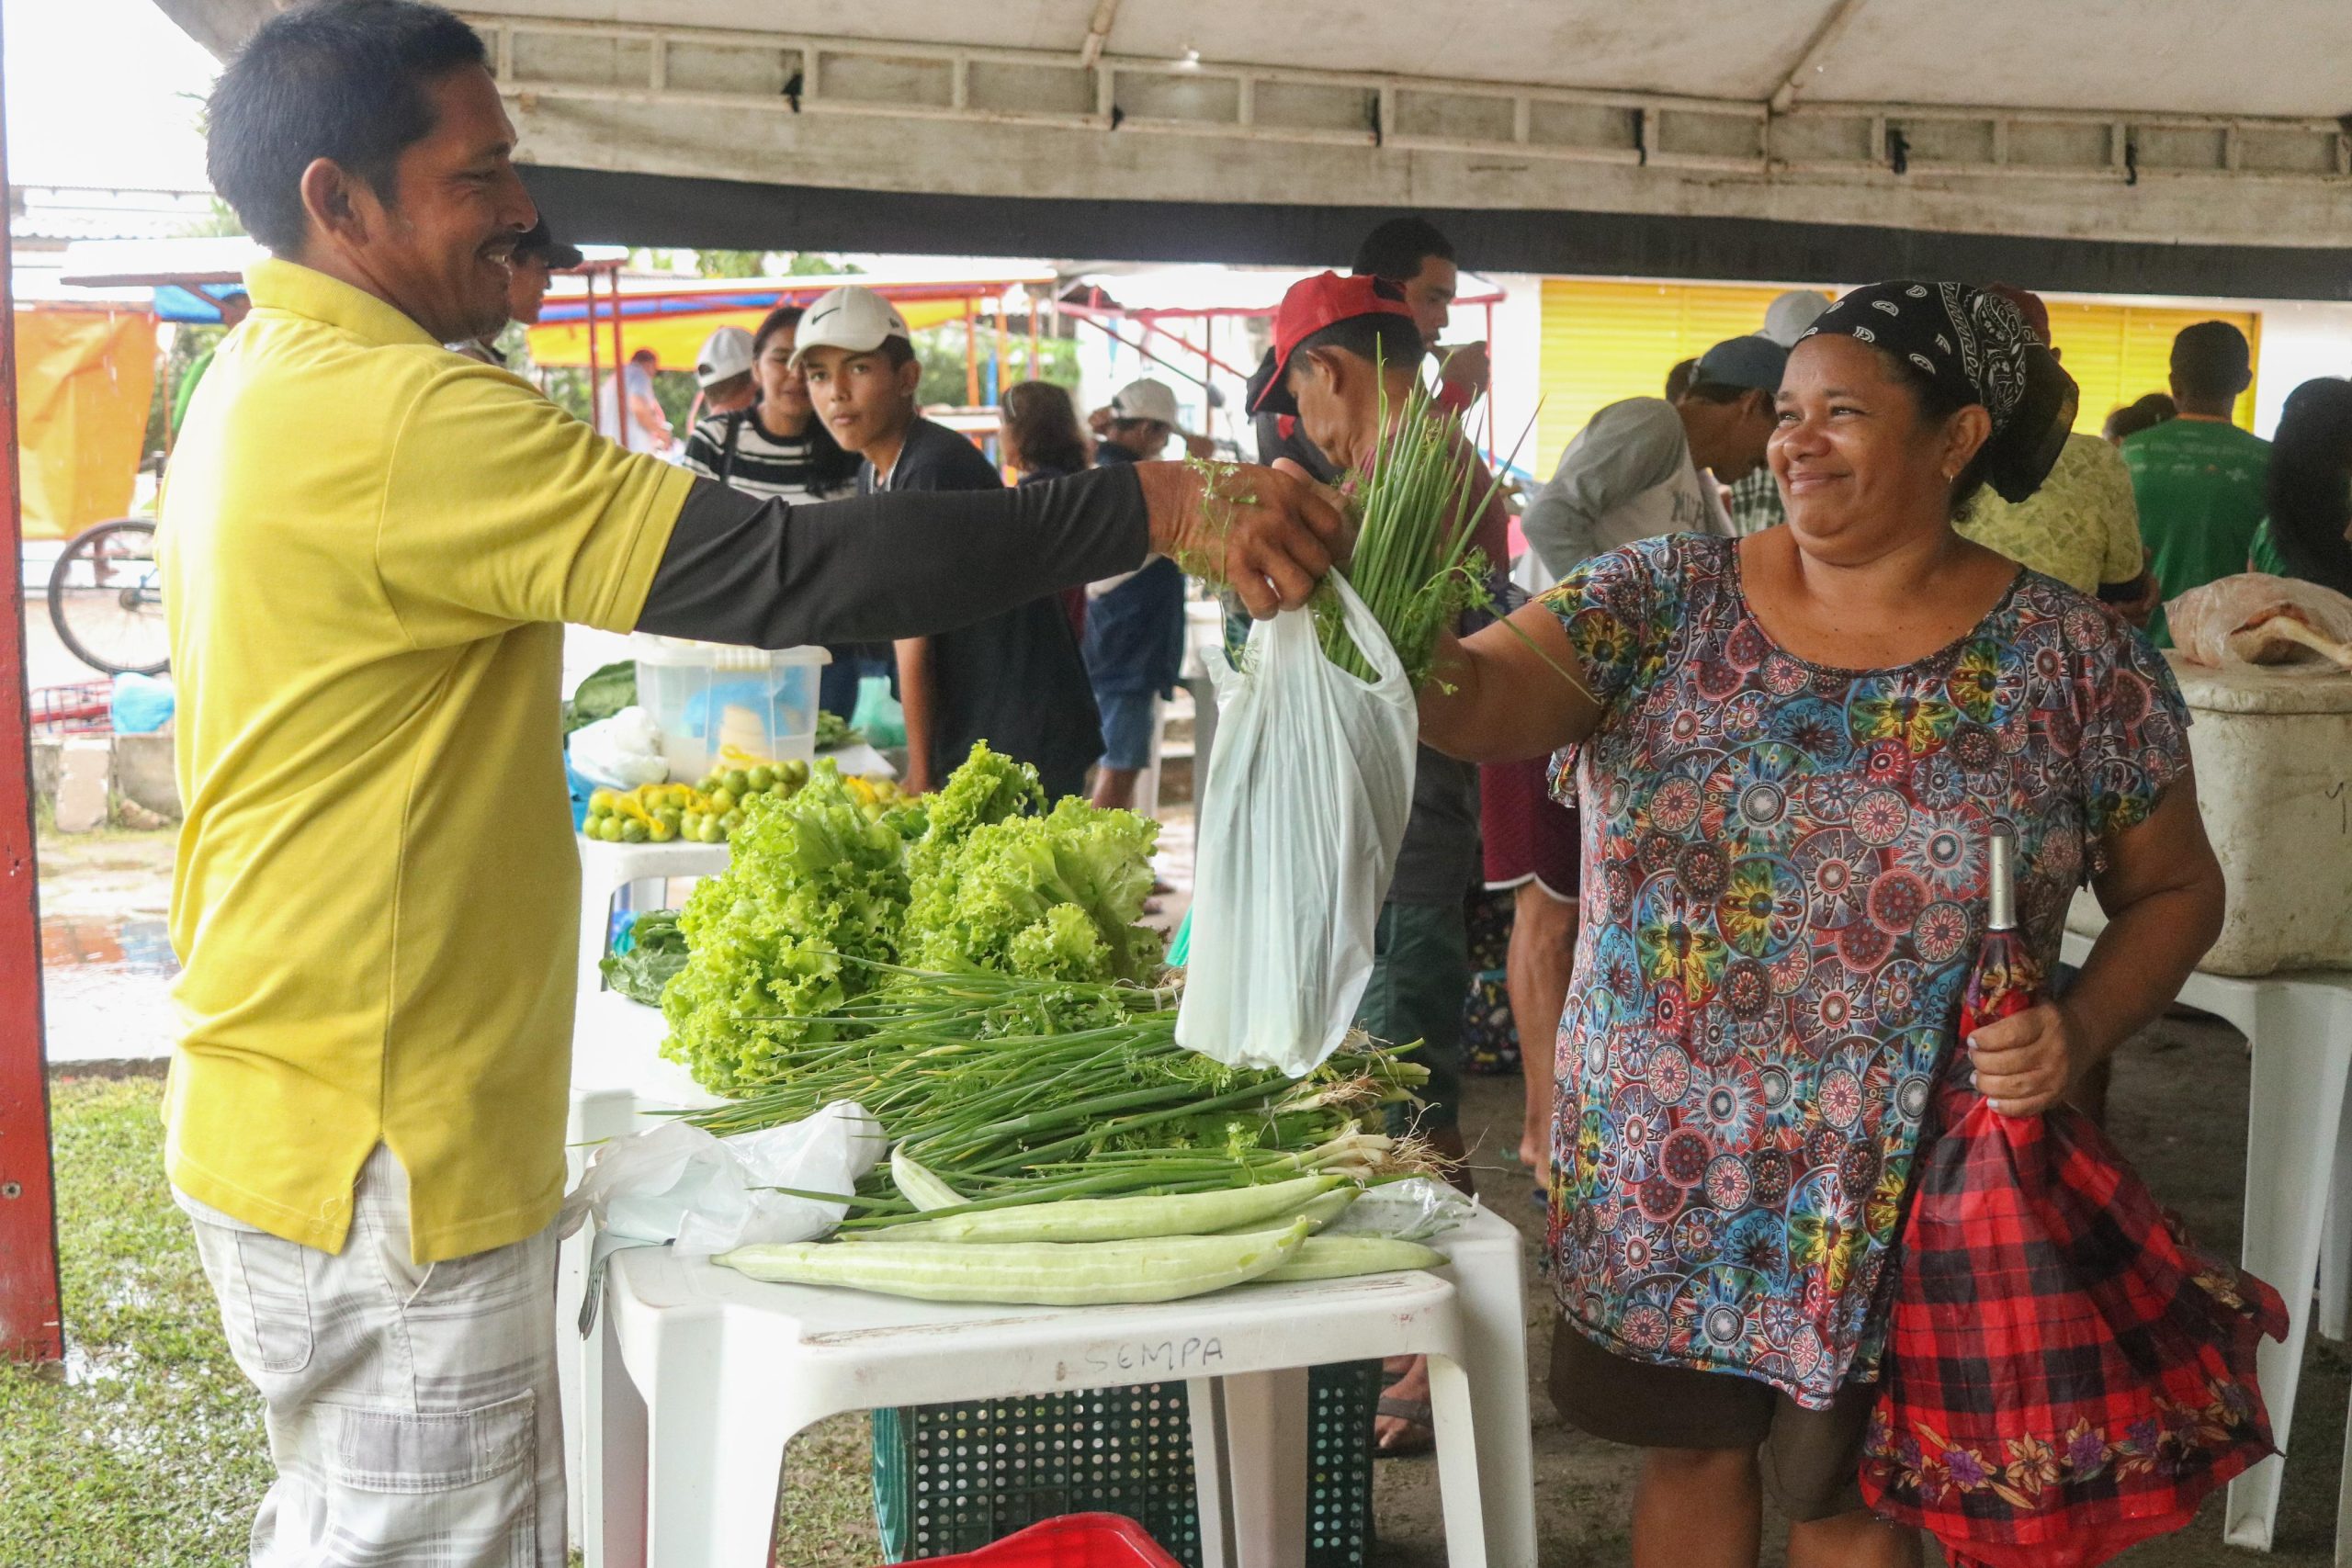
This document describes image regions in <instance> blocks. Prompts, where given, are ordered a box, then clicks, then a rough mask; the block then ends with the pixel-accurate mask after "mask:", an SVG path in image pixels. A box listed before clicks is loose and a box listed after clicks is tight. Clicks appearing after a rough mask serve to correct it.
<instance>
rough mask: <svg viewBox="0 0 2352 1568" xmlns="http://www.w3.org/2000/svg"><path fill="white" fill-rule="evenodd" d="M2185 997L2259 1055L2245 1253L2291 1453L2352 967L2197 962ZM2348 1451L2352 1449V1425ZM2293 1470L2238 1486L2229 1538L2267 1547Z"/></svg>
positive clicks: (2080, 938) (2264, 1473)
mask: <svg viewBox="0 0 2352 1568" xmlns="http://www.w3.org/2000/svg"><path fill="white" fill-rule="evenodd" d="M2090 949H2091V939H2090V938H2089V937H2087V936H2085V935H2082V934H2081V933H2079V932H2075V931H2069V932H2067V933H2066V940H2065V948H2064V956H2065V960H2066V962H2067V963H2069V964H2081V963H2082V962H2083V961H2084V960H2085V959H2086V958H2087V957H2088V956H2089V954H2090ZM2180 999H2181V1001H2182V1002H2184V1003H2186V1004H2187V1005H2188V1006H2190V1007H2193V1008H2201V1009H2203V1010H2205V1011H2207V1012H2210V1013H2213V1014H2215V1015H2216V1016H2218V1017H2220V1018H2222V1019H2225V1020H2227V1021H2229V1022H2230V1023H2231V1024H2233V1025H2234V1026H2235V1027H2236V1028H2237V1029H2238V1030H2239V1031H2240V1032H2243V1033H2244V1034H2245V1037H2246V1043H2247V1048H2248V1050H2249V1051H2250V1052H2251V1054H2252V1055H2253V1058H2254V1071H2253V1084H2252V1088H2251V1090H2250V1092H2249V1094H2248V1098H2247V1103H2246V1141H2245V1236H2244V1239H2243V1241H2242V1242H2241V1244H2240V1248H2239V1255H2238V1256H2239V1261H2240V1262H2241V1263H2243V1264H2244V1265H2245V1268H2246V1269H2247V1270H2248V1271H2249V1272H2251V1273H2253V1274H2256V1275H2257V1276H2259V1277H2260V1278H2262V1279H2264V1280H2267V1281H2269V1282H2270V1283H2271V1284H2272V1285H2274V1286H2276V1287H2277V1288H2278V1293H2279V1294H2280V1295H2282V1296H2284V1297H2285V1298H2286V1302H2287V1322H2288V1328H2287V1338H2286V1341H2285V1343H2283V1344H2281V1343H2279V1342H2278V1341H2277V1340H2266V1341H2265V1342H2264V1343H2263V1346H2262V1349H2261V1353H2260V1357H2259V1359H2258V1361H2257V1363H2256V1365H2257V1367H2258V1370H2259V1374H2260V1377H2261V1382H2262V1396H2263V1400H2264V1402H2265V1404H2267V1405H2268V1407H2269V1411H2270V1426H2271V1432H2272V1435H2273V1436H2274V1437H2275V1438H2276V1439H2277V1440H2278V1448H2279V1451H2280V1453H2281V1454H2282V1455H2283V1454H2284V1452H2285V1451H2286V1448H2287V1438H2288V1431H2289V1428H2290V1427H2291V1426H2292V1425H2293V1422H2294V1416H2295V1392H2296V1385H2297V1384H2298V1383H2299V1382H2301V1377H2302V1365H2303V1345H2304V1341H2305V1340H2306V1339H2307V1338H2308V1337H2309V1336H2310V1333H2311V1326H2312V1286H2313V1284H2314V1282H2315V1281H2316V1280H2317V1278H2318V1274H2319V1265H2320V1253H2321V1241H2322V1237H2323V1235H2324V1232H2325V1228H2326V1223H2327V1214H2328V1201H2329V1195H2330V1193H2331V1192H2332V1191H2333V1190H2334V1189H2335V1179H2336V1177H2337V1176H2338V1174H2339V1172H2338V1170H2337V1165H2338V1161H2337V1157H2336V1156H2337V1152H2338V1149H2339V1146H2340V1145H2341V1143H2342V1135H2343V1127H2344V1111H2345V1088H2346V1080H2347V1077H2352V974H2345V973H2339V972H2335V971H2320V972H2314V973H2305V974H2286V975H2270V976H2263V977H2261V978H2258V979H2233V978H2231V977H2228V976H2220V975H2208V974H2205V973H2203V972H2202V971H2199V972H2198V973H2195V974H2192V975H2190V976H2189V977H2188V981H2187V983H2185V984H2184V985H2183V986H2182V987H2181V988H2180ZM2346 1454H2347V1458H2352V1431H2347V1433H2346ZM2285 1472H2286V1461H2285V1460H2284V1459H2283V1458H2277V1459H2269V1460H2266V1461H2263V1462H2262V1463H2260V1464H2258V1465H2256V1466H2255V1467H2254V1468H2253V1469H2252V1470H2250V1471H2248V1472H2245V1474H2244V1475H2242V1476H2240V1477H2239V1478H2238V1479H2237V1480H2235V1481H2233V1482H2232V1483H2230V1495H2229V1506H2228V1510H2227V1512H2226V1513H2225V1514H2224V1516H2223V1519H2222V1539H2223V1540H2227V1541H2228V1542H2229V1543H2230V1544H2231V1545H2232V1546H2243V1547H2249V1548H2252V1549H2253V1550H2255V1551H2269V1550H2270V1538H2271V1531H2272V1529H2273V1527H2274V1526H2275V1524H2276V1523H2277V1520H2278V1490H2279V1485H2280V1483H2281V1482H2282V1480H2283V1479H2284V1476H2285ZM2346 1477H2347V1484H2346V1487H2345V1489H2344V1490H2343V1492H2342V1494H2341V1495H2340V1496H2339V1499H2338V1512H2337V1523H2336V1540H2337V1552H2338V1556H2337V1561H2338V1562H2344V1561H2346V1559H2345V1556H2344V1555H2343V1553H2344V1549H2345V1546H2346V1543H2347V1541H2348V1540H2352V1533H2347V1527H2352V1466H2347V1470H2346Z"/></svg>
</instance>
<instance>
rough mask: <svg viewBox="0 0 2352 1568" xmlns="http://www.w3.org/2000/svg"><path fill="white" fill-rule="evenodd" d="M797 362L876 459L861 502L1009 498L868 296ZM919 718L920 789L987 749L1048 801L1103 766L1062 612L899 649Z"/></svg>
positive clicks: (1022, 608)
mask: <svg viewBox="0 0 2352 1568" xmlns="http://www.w3.org/2000/svg"><path fill="white" fill-rule="evenodd" d="M793 362H794V363H795V364H797V365H798V366H799V367H800V373H801V375H802V377H803V378H805V379H806V380H807V382H808V384H809V400H810V402H811V403H813V404H814V405H815V407H816V410H817V416H818V418H820V419H821V420H822V421H824V423H825V426H826V428H827V429H828V430H830V431H831V433H832V435H833V439H834V440H836V441H838V442H840V443H841V445H842V450H844V451H848V452H854V453H856V454H858V455H859V456H860V457H864V458H865V466H864V468H862V469H861V470H860V472H859V474H858V492H859V493H860V494H862V495H874V494H879V493H882V492H886V491H922V490H933V491H957V490H1001V489H1002V488H1003V486H1004V480H1003V478H1002V477H1001V475H999V474H998V473H997V471H996V467H995V465H994V464H992V463H990V462H989V460H988V458H987V457H983V456H982V455H981V453H980V449H979V448H978V447H977V446H973V445H972V444H971V443H970V442H969V441H967V440H966V439H965V438H964V437H963V436H961V435H958V434H956V433H955V432H954V431H952V430H950V429H948V428H947V427H946V426H945V425H943V424H935V423H933V422H931V421H930V420H927V419H924V418H923V417H922V415H921V414H919V413H918V412H916V409H915V389H916V387H917V386H919V385H921V383H922V362H921V361H920V360H918V359H917V358H916V357H915V351H914V344H913V341H912V334H911V333H909V332H908V330H907V322H906V318H905V317H903V316H901V315H899V312H898V310H897V309H896V308H895V307H893V306H892V305H891V303H890V302H889V301H888V299H883V298H882V297H881V296H880V295H879V294H876V293H875V292H874V291H873V290H872V289H870V288H858V287H857V286H855V285H854V284H852V285H846V286H844V287H842V288H836V289H833V290H831V292H829V293H826V294H823V295H820V296H819V297H818V299H817V301H816V303H814V304H812V305H810V306H809V313H808V314H807V315H805V316H803V317H801V318H800V326H799V337H798V339H797V342H796V344H794V348H793ZM897 652H898V660H899V703H900V705H902V706H903V707H904V709H905V711H906V719H907V773H906V779H905V785H906V787H907V788H908V789H909V790H910V791H911V792H914V793H917V794H921V793H922V792H925V791H928V790H932V789H935V788H937V787H938V786H939V785H940V784H944V783H945V782H946V779H947V775H948V774H949V773H952V772H954V771H955V768H956V764H957V763H959V762H961V761H963V760H964V759H965V758H966V757H967V755H969V754H970V752H971V750H972V746H973V744H974V742H976V741H986V742H987V743H988V746H989V750H992V751H997V752H1001V753H1002V754H1003V755H1005V756H1008V757H1012V758H1013V759H1014V760H1016V761H1023V762H1028V763H1031V764H1033V765H1034V766H1035V768H1036V770H1037V777H1038V781H1039V782H1040V783H1041V784H1044V785H1045V786H1046V795H1047V798H1049V799H1053V798H1058V797H1059V796H1061V795H1076V794H1078V793H1079V792H1080V790H1081V789H1083V788H1084V787H1085V784H1086V770H1087V769H1088V768H1089V767H1090V766H1091V765H1092V763H1093V762H1094V760H1095V759H1096V758H1097V757H1099V756H1101V755H1102V751H1103V733H1102V730H1101V728H1100V727H1099V725H1098V723H1097V720H1096V716H1095V710H1094V695H1093V693H1092V691H1091V688H1090V686H1089V683H1088V682H1087V679H1086V665H1085V663H1084V661H1083V660H1081V659H1080V656H1079V649H1078V637H1077V635H1076V634H1075V633H1074V632H1072V631H1071V629H1070V624H1069V616H1068V615H1066V614H1064V612H1063V610H1062V607H1061V605H1060V604H1059V603H1058V602H1057V600H1054V599H1052V598H1040V599H1033V600H1031V601H1030V602H1029V603H1027V604H1022V605H1019V606H1018V607H1016V608H1014V609H1011V610H1007V611H1005V612H1004V613H1002V614H1001V615H991V616H989V617H988V618H987V619H985V620H981V621H978V622H976V623H974V624H972V625H970V626H959V627H957V628H956V629H954V630H952V631H945V632H941V633H937V634H935V635H933V636H931V637H906V638H902V639H900V640H899V642H898V644H897Z"/></svg>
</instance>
